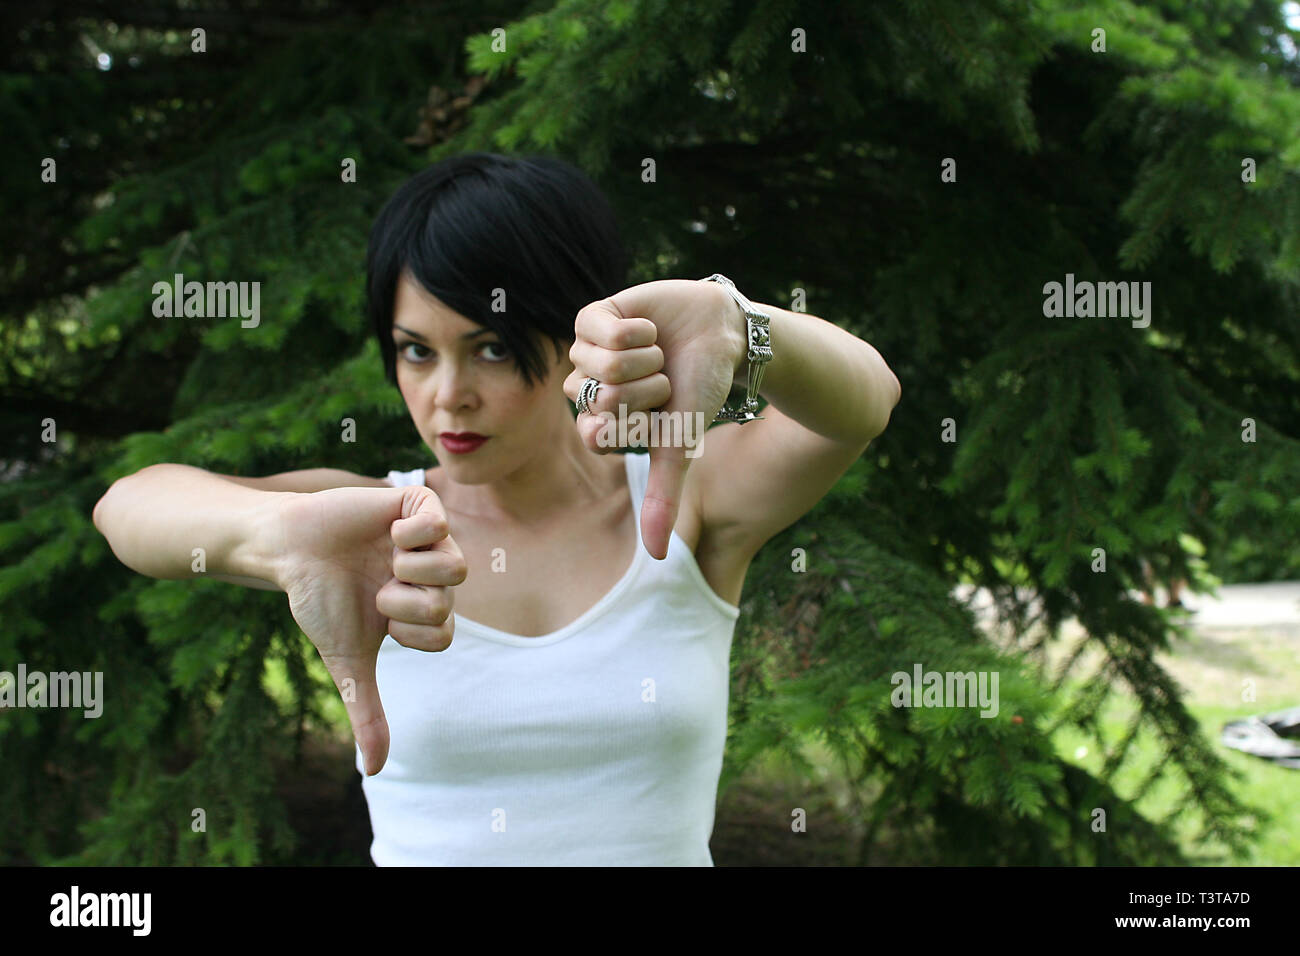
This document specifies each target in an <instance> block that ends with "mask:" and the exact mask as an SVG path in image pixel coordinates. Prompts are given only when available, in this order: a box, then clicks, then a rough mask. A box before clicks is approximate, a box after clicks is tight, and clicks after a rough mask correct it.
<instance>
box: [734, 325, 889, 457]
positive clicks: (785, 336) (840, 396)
mask: <svg viewBox="0 0 1300 956" xmlns="http://www.w3.org/2000/svg"><path fill="white" fill-rule="evenodd" d="M754 305H755V306H756V307H757V308H758V309H760V310H761V311H763V312H766V313H768V314H769V315H770V316H771V317H772V323H771V344H772V361H770V362H769V363H767V368H766V370H765V371H764V373H763V381H762V384H761V385H760V386H759V393H760V394H761V395H762V396H763V398H764V399H766V400H767V401H768V402H769V403H771V404H772V405H773V406H774V407H776V408H777V409H779V410H780V411H781V412H782V413H783V414H785V415H789V416H790V417H791V418H793V419H794V420H795V421H797V422H799V424H801V425H803V426H804V427H805V428H808V429H810V430H811V431H814V432H817V434H819V435H823V436H825V437H827V438H834V439H840V438H842V439H844V440H846V441H856V440H859V439H861V438H875V437H876V436H877V435H879V434H880V433H881V432H883V431H884V430H885V426H886V425H887V424H888V423H889V415H890V412H891V411H892V410H893V408H894V406H895V405H897V404H898V400H899V397H900V396H901V394H902V389H901V387H900V385H899V383H898V378H897V377H896V376H895V375H894V373H893V372H892V371H891V370H890V368H889V366H888V365H887V364H885V360H884V359H883V358H882V357H881V355H880V353H879V352H877V351H876V350H875V349H874V348H872V347H871V346H870V345H868V344H867V343H866V342H864V341H862V339H860V338H858V337H857V336H856V335H853V334H852V333H851V332H847V331H845V330H844V329H842V328H840V327H839V326H837V325H835V324H834V323H832V322H827V321H826V320H825V319H820V318H818V317H817V316H815V315H809V314H807V313H805V312H789V311H787V310H785V309H781V308H777V307H776V306H773V305H767V304H766V303H761V302H755V303H754ZM741 322H742V323H743V322H744V318H743V316H742V317H741ZM748 367H749V360H748V359H747V358H746V357H745V355H744V354H742V355H741V356H740V359H739V361H738V362H737V365H736V374H735V378H734V383H735V384H736V385H738V386H740V387H742V388H743V387H744V385H745V379H746V376H747V374H748Z"/></svg>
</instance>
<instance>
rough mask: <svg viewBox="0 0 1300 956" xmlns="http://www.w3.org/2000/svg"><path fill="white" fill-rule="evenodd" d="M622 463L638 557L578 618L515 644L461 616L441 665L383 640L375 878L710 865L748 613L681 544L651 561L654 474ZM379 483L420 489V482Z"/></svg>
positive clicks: (640, 464) (373, 792)
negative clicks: (735, 644) (407, 870)
mask: <svg viewBox="0 0 1300 956" xmlns="http://www.w3.org/2000/svg"><path fill="white" fill-rule="evenodd" d="M624 458H625V464H626V466H627V477H628V486H629V489H630V493H631V496H632V504H633V508H634V511H635V513H636V515H637V548H636V556H635V557H634V558H633V559H632V564H631V566H630V567H629V568H628V570H627V572H626V573H625V574H624V575H623V577H622V578H621V579H620V580H619V582H618V583H617V584H615V585H614V587H613V589H612V590H610V591H609V593H607V594H606V595H605V596H604V597H603V598H601V600H600V601H599V602H597V604H596V605H595V606H594V607H592V608H591V609H590V610H588V611H587V612H586V613H585V614H583V615H582V616H581V617H579V618H578V619H577V620H575V621H573V622H572V623H571V624H569V625H568V626H567V627H563V628H560V630H558V631H553V632H552V633H550V634H544V635H542V636H540V637H524V636H521V635H518V634H509V633H506V632H505V631H500V630H497V629H495V628H491V627H488V626H486V625H484V624H480V623H478V622H477V621H472V620H470V619H469V618H466V617H463V616H462V615H460V614H456V615H455V618H456V630H455V636H454V638H453V639H452V643H451V646H450V647H448V648H447V649H446V650H445V651H440V652H437V653H433V652H429V651H419V650H412V649H410V648H407V647H403V646H402V645H401V644H398V643H397V642H396V641H394V640H393V639H392V637H391V636H387V635H385V637H384V642H383V644H382V645H381V647H380V650H379V662H378V680H379V693H380V697H381V698H382V700H383V705H384V712H385V714H386V715H387V717H388V726H389V731H390V735H391V744H390V748H389V752H388V762H387V763H386V764H385V765H384V768H383V770H381V771H380V772H379V773H378V774H376V775H375V776H373V777H366V776H365V775H364V770H363V765H362V762H361V751H360V748H357V759H356V765H357V771H358V773H361V774H362V788H363V790H364V792H365V795H366V802H367V804H368V805H369V808H370V822H371V827H372V829H373V831H374V842H373V843H372V844H371V848H370V855H371V857H372V859H373V860H374V861H375V863H376V864H377V865H379V866H712V865H713V857H712V855H711V854H710V852H709V838H710V836H711V835H712V833H713V818H714V808H715V803H716V799H717V787H718V777H719V774H720V773H721V770H722V754H723V746H724V744H725V743H726V737H727V704H728V692H729V687H730V683H729V679H730V666H729V664H730V656H731V641H732V636H733V633H734V630H735V625H736V619H737V618H738V617H739V616H740V610H739V608H737V607H736V606H735V605H734V604H728V603H727V602H726V601H724V600H722V598H721V597H719V596H718V595H717V594H716V593H715V592H714V591H713V590H712V589H711V588H710V587H709V585H708V583H707V582H706V581H705V579H704V575H703V574H702V573H701V571H700V568H699V565H698V564H697V563H696V561H695V556H694V555H693V554H692V553H691V550H690V548H689V547H688V546H687V544H686V542H685V541H684V540H682V538H681V537H679V536H678V534H677V533H676V532H675V531H674V532H673V534H672V538H671V541H670V543H669V547H668V556H667V557H666V558H665V559H664V560H663V561H656V560H655V559H654V558H653V557H651V556H650V554H649V552H647V551H646V549H645V545H644V543H643V542H642V541H641V537H640V514H641V501H642V499H643V497H644V495H645V486H646V479H647V477H648V475H649V469H650V459H649V456H648V455H644V454H625V455H624ZM388 478H389V481H390V482H391V483H392V484H394V485H396V486H402V485H418V484H423V483H424V470H423V469H416V470H414V471H410V472H389V475H388ZM452 533H453V535H454V534H455V532H454V531H453V532H452ZM578 557H579V556H577V555H574V556H563V555H556V560H557V561H560V560H570V559H574V560H575V562H576V559H577V558H578ZM470 573H471V574H474V573H479V574H482V573H490V571H488V570H487V569H482V568H478V569H476V568H471V569H470ZM575 573H579V572H577V571H575Z"/></svg>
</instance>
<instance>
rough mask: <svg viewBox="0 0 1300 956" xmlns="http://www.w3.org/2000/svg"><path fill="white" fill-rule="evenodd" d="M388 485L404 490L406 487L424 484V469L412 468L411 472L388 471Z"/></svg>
mask: <svg viewBox="0 0 1300 956" xmlns="http://www.w3.org/2000/svg"><path fill="white" fill-rule="evenodd" d="M388 483H389V484H390V485H392V486H393V487H394V488H405V487H406V486H407V485H422V484H424V469H423V468H414V469H412V470H411V471H390V472H389V473H388Z"/></svg>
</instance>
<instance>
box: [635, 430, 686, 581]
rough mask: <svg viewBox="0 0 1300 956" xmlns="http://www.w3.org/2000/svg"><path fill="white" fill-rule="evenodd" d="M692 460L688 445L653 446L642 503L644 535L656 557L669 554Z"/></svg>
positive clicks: (662, 557) (648, 546) (650, 550)
mask: <svg viewBox="0 0 1300 956" xmlns="http://www.w3.org/2000/svg"><path fill="white" fill-rule="evenodd" d="M690 464H691V462H690V459H688V458H687V457H686V450H685V449H684V448H681V447H678V446H675V445H671V444H670V445H651V447H650V476H649V478H648V479H647V480H646V489H645V501H644V502H643V503H642V506H641V539H642V540H643V541H644V542H645V546H646V550H647V551H649V552H650V554H651V555H652V556H653V557H654V558H655V559H656V560H659V561H662V560H663V559H664V558H666V557H668V543H669V541H670V540H671V538H672V533H673V527H674V526H675V525H676V524H677V511H678V509H679V507H680V506H681V500H682V488H683V486H684V485H685V484H686V469H687V468H689V467H690Z"/></svg>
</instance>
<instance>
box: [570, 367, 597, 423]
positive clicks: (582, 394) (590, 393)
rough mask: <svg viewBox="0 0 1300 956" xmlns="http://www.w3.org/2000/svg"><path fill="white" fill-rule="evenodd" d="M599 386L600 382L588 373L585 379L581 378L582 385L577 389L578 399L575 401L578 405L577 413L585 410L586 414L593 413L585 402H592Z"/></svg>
mask: <svg viewBox="0 0 1300 956" xmlns="http://www.w3.org/2000/svg"><path fill="white" fill-rule="evenodd" d="M600 386H601V383H600V382H598V381H596V380H595V379H594V378H592V377H591V376H590V375H588V376H587V377H586V378H585V379H583V381H582V387H581V388H579V389H578V400H577V402H576V403H575V404H576V405H577V406H578V414H579V415H581V414H582V413H583V412H586V413H587V414H588V415H593V414H595V413H594V412H593V411H592V410H591V406H590V405H588V404H587V403H588V402H594V401H595V400H596V393H597V392H598V391H600Z"/></svg>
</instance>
